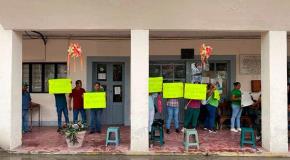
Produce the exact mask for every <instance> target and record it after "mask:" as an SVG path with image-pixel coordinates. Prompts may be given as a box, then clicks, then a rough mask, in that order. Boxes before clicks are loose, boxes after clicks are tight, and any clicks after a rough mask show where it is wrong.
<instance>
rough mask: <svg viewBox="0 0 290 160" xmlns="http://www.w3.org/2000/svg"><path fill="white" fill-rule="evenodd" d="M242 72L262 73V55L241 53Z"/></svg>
mask: <svg viewBox="0 0 290 160" xmlns="http://www.w3.org/2000/svg"><path fill="white" fill-rule="evenodd" d="M240 74H251V75H257V74H261V55H258V54H254V55H240Z"/></svg>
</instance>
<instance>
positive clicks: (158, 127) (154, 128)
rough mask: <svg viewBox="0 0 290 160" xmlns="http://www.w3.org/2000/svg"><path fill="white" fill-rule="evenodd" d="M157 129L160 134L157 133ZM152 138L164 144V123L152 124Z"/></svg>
mask: <svg viewBox="0 0 290 160" xmlns="http://www.w3.org/2000/svg"><path fill="white" fill-rule="evenodd" d="M156 131H158V132H159V135H157V134H156ZM150 139H151V140H152V141H153V142H159V143H160V145H163V144H164V131H163V126H162V125H158V124H154V123H153V124H152V128H151V137H150Z"/></svg>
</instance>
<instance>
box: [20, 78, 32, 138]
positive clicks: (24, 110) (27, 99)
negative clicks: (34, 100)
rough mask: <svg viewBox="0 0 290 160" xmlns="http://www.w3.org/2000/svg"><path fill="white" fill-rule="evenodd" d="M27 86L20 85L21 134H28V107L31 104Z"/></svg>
mask: <svg viewBox="0 0 290 160" xmlns="http://www.w3.org/2000/svg"><path fill="white" fill-rule="evenodd" d="M27 86H28V85H27V84H26V83H23V85H22V133H27V132H30V131H31V130H30V129H29V125H28V120H29V107H30V104H31V96H30V93H29V92H28V91H27Z"/></svg>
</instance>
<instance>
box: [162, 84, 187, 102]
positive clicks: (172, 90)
mask: <svg viewBox="0 0 290 160" xmlns="http://www.w3.org/2000/svg"><path fill="white" fill-rule="evenodd" d="M163 97H164V98H182V97H183V83H163Z"/></svg>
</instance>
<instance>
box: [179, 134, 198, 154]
mask: <svg viewBox="0 0 290 160" xmlns="http://www.w3.org/2000/svg"><path fill="white" fill-rule="evenodd" d="M190 136H194V142H190V141H189V137H190ZM183 144H184V148H185V150H186V152H188V148H189V147H191V146H196V148H197V149H199V140H198V133H197V130H196V129H186V130H185V132H184V142H183Z"/></svg>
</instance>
